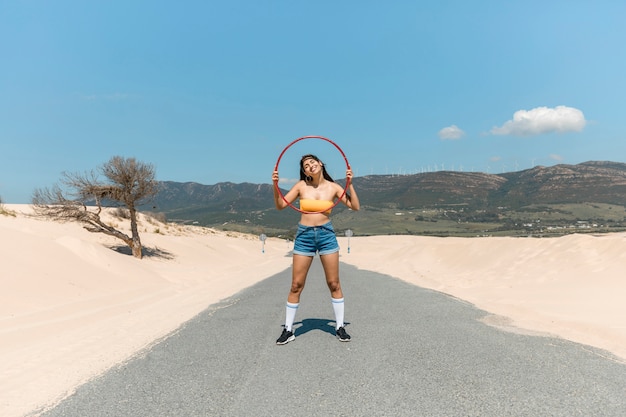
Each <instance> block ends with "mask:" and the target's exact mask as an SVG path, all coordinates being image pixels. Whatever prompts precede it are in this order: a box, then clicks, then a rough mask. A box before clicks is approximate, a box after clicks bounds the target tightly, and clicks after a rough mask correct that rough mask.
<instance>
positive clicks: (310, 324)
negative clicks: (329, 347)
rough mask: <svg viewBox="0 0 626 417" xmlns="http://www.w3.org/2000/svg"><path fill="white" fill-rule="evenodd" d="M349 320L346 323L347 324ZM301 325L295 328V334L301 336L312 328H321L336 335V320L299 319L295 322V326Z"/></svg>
mask: <svg viewBox="0 0 626 417" xmlns="http://www.w3.org/2000/svg"><path fill="white" fill-rule="evenodd" d="M348 324H350V323H348V322H346V323H345V325H346V326H347V325H348ZM298 325H299V326H300V327H298V328H296V329H295V330H294V333H293V334H294V335H295V336H300V335H303V334H305V333H308V332H310V331H311V330H321V331H323V332H326V333H328V334H330V335H333V336H335V320H329V319H304V320H302V321H298V322H295V323H294V326H298Z"/></svg>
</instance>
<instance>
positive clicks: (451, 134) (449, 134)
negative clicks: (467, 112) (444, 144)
mask: <svg viewBox="0 0 626 417" xmlns="http://www.w3.org/2000/svg"><path fill="white" fill-rule="evenodd" d="M438 135H439V139H442V140H455V139H460V138H461V137H463V135H465V132H463V130H462V129H460V128H459V127H458V126H456V125H452V126H448V127H444V128H443V129H441V130H440V131H439V133H438Z"/></svg>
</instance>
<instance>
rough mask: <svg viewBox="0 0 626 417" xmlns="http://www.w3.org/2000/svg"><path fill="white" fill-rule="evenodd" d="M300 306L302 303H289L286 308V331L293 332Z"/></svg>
mask: <svg viewBox="0 0 626 417" xmlns="http://www.w3.org/2000/svg"><path fill="white" fill-rule="evenodd" d="M299 305H300V303H290V302H287V307H286V308H285V329H287V331H292V330H291V329H292V328H293V321H294V320H295V319H296V311H298V306H299Z"/></svg>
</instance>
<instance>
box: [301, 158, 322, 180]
mask: <svg viewBox="0 0 626 417" xmlns="http://www.w3.org/2000/svg"><path fill="white" fill-rule="evenodd" d="M302 170H303V171H304V173H305V174H306V175H309V176H312V175H314V174H317V173H319V172H321V170H322V163H321V162H320V161H318V160H316V159H315V158H307V159H305V160H304V161H302Z"/></svg>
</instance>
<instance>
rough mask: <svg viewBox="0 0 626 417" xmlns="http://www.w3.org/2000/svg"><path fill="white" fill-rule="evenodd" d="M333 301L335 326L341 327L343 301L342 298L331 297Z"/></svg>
mask: <svg viewBox="0 0 626 417" xmlns="http://www.w3.org/2000/svg"><path fill="white" fill-rule="evenodd" d="M331 301H332V302H333V310H334V311H335V322H336V323H337V325H336V328H337V329H338V328H340V327H343V312H344V303H343V297H342V298H332V297H331Z"/></svg>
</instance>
